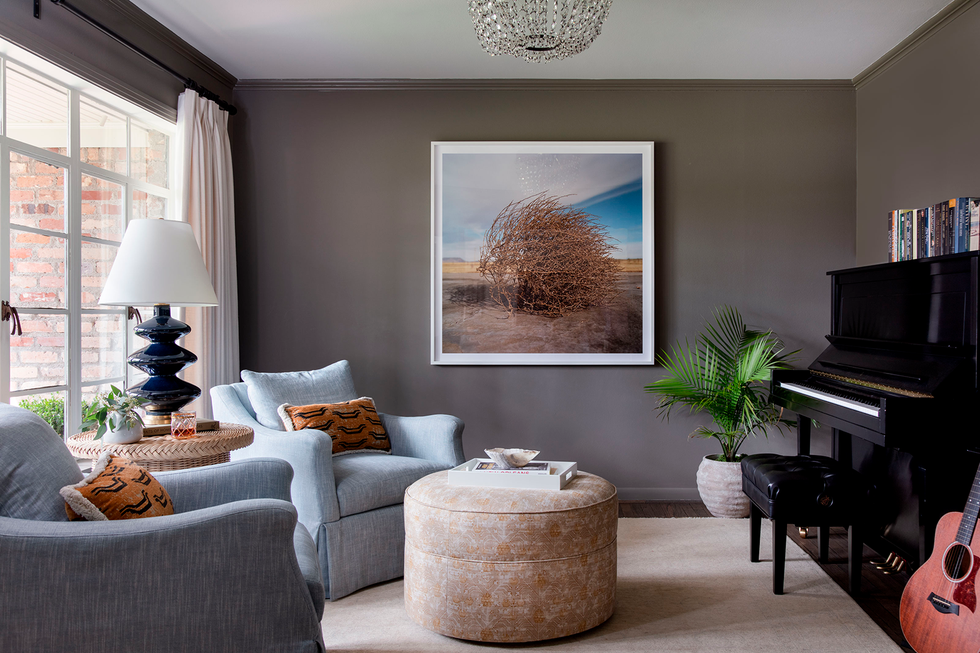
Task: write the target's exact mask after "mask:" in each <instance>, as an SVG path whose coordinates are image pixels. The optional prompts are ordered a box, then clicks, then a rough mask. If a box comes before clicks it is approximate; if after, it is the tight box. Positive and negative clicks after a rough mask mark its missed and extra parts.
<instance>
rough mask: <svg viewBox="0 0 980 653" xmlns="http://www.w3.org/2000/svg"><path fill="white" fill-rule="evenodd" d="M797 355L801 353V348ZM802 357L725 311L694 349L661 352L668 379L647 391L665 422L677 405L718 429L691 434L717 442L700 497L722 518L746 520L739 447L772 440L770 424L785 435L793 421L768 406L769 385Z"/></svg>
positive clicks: (705, 464)
mask: <svg viewBox="0 0 980 653" xmlns="http://www.w3.org/2000/svg"><path fill="white" fill-rule="evenodd" d="M797 351H798V350H797ZM796 353H797V352H796V351H794V352H790V353H788V354H784V353H783V343H782V342H781V341H780V340H779V338H778V337H777V336H776V335H775V334H774V333H773V332H772V331H758V330H755V329H750V328H748V327H747V326H746V325H745V321H744V320H743V319H742V316H741V315H740V314H739V312H738V310H736V309H735V308H733V307H731V306H722V307H720V308H718V309H717V310H716V311H715V319H714V322H713V323H706V324H705V326H704V330H703V331H702V332H701V333H699V334H697V336H695V339H694V344H693V346H692V345H691V343H690V342H688V341H685V343H684V347H683V348H682V347H681V346H680V343H677V344H676V345H674V347H673V348H672V350H671V351H670V352H669V353H664V354H661V355H660V356H659V357H658V362H659V363H660V364H661V365H663V366H664V368H665V369H666V371H667V374H666V375H665V376H664V377H663V378H661V379H659V380H657V381H654V382H653V383H651V384H650V385H648V386H646V388H645V389H646V391H647V392H651V393H653V394H655V395H657V396H658V397H659V399H660V403H659V405H658V411H659V413H658V414H659V416H660V417H661V419H668V418H669V417H670V412H671V410H672V409H673V408H675V407H677V406H687V407H688V408H689V409H690V411H691V412H692V413H706V414H707V415H708V416H709V417H711V419H712V421H713V422H714V424H712V425H709V426H705V425H702V426H699V427H698V428H697V430H695V431H694V433H692V434H691V437H701V438H715V439H716V440H718V442H719V444H721V454H710V455H707V456H705V457H704V459H703V460H702V461H701V465H700V466H699V467H698V474H697V478H698V492H699V493H700V494H701V500H702V501H703V502H704V504H705V506H706V507H707V508H708V510H709V511H710V512H711V514H712V515H714V516H716V517H745V516H746V515H748V514H749V502H748V497H746V496H745V494H744V493H743V492H742V474H741V466H740V464H739V461H740V460H741V458H742V454H739V452H738V450H739V448H740V447H741V446H742V443H743V442H745V439H746V438H747V437H748V436H749V435H755V434H758V433H762V434H763V435H768V429H769V428H770V427H773V426H774V427H776V428H778V429H779V430H780V431H782V429H783V427H785V426H792V425H793V424H794V423H793V422H791V421H789V420H784V419H782V411H781V409H779V408H778V407H776V406H775V405H773V404H771V403H769V389H768V383H767V382H768V381H769V379H770V377H771V376H772V371H773V370H774V369H780V368H786V367H789V364H788V361H789V359H790V358H791V357H792V356H793V355H794V354H796Z"/></svg>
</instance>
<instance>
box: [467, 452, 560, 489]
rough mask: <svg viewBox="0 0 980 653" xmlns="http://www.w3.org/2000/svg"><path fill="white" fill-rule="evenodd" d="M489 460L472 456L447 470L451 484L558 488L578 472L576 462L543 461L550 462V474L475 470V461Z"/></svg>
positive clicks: (488, 460)
mask: <svg viewBox="0 0 980 653" xmlns="http://www.w3.org/2000/svg"><path fill="white" fill-rule="evenodd" d="M482 462H491V461H490V459H489V458H473V459H471V460H467V461H466V462H465V463H463V464H462V465H460V466H459V467H454V468H452V469H450V470H449V483H450V484H452V485H477V486H482V487H510V488H528V489H535V490H560V489H562V488H563V487H565V486H566V485H567V484H568V482H569V481H570V480H572V479H573V478H575V476H576V475H577V474H578V463H570V462H557V461H543V462H548V463H550V464H551V473H550V474H547V475H546V474H510V473H505V472H475V471H473V468H474V467H476V465H477V463H482Z"/></svg>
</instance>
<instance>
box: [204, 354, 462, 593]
mask: <svg viewBox="0 0 980 653" xmlns="http://www.w3.org/2000/svg"><path fill="white" fill-rule="evenodd" d="M242 378H243V379H245V383H234V384H231V385H223V386H216V387H214V388H212V389H211V404H212V409H213V412H214V417H215V419H218V420H221V421H224V422H234V423H236V424H246V425H248V426H250V427H252V429H254V431H255V441H254V443H253V444H251V445H250V446H248V447H245V448H244V449H239V450H238V451H234V452H232V459H233V460H237V459H241V458H245V457H250V456H262V457H277V458H282V459H284V460H286V461H287V462H289V464H290V465H292V467H293V470H294V471H295V476H294V477H293V484H292V498H293V503H294V504H295V506H296V510H297V511H298V513H299V521H300V523H302V524H304V525H305V526H306V527H307V528H308V529H309V531H310V534H311V535H312V536H313V540H314V542H315V543H316V547H317V552H318V553H319V556H320V568H321V570H322V572H323V584H324V587H325V589H326V596H327V597H328V598H329V599H330V600H332V601H333V600H336V599H339V598H341V597H343V596H346V595H348V594H350V593H351V592H353V591H355V590H357V589H360V588H362V587H366V586H368V585H373V584H374V583H380V582H382V581H386V580H391V579H392V578H398V577H399V576H401V575H402V574H403V569H404V550H405V525H404V516H403V512H402V500H403V498H404V495H405V489H406V488H407V487H408V486H409V485H411V484H412V483H414V482H415V481H417V480H418V479H420V478H422V477H423V476H426V475H428V474H431V473H432V472H436V471H440V470H444V469H449V468H451V467H455V466H456V465H459V464H461V463H462V462H463V445H462V439H461V437H462V433H463V422H462V421H460V420H459V419H457V418H455V417H452V416H451V415H428V416H424V417H396V416H394V415H386V414H384V413H380V416H381V420H382V423H383V424H384V427H385V430H386V431H387V432H388V437H389V439H390V440H391V449H392V450H391V455H386V454H381V453H357V454H351V455H344V456H336V457H335V456H333V453H332V451H333V443H332V441H331V439H330V436H329V435H328V434H326V433H324V432H323V431H317V430H309V429H307V430H301V431H288V432H287V431H285V430H284V427H283V425H282V424H281V423H280V420H279V417H278V415H277V413H276V410H277V408H278V407H279V406H280V405H281V404H283V403H289V404H292V405H294V406H301V405H308V404H313V403H336V402H340V401H349V400H351V399H357V398H358V397H359V396H360V395H358V394H357V392H356V391H355V390H354V381H353V379H352V377H351V373H350V365H349V364H348V363H347V361H340V362H338V363H334V364H333V365H329V366H327V367H325V368H323V369H320V370H314V371H311V372H285V373H280V374H260V373H256V372H249V371H243V372H242Z"/></svg>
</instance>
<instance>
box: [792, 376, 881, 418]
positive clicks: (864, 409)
mask: <svg viewBox="0 0 980 653" xmlns="http://www.w3.org/2000/svg"><path fill="white" fill-rule="evenodd" d="M778 385H779V387H780V388H786V389H787V390H792V391H793V392H798V393H800V394H801V395H806V396H807V397H813V398H814V399H821V400H823V401H827V402H829V403H832V404H836V405H838V406H843V407H844V408H849V409H851V410H856V411H857V412H859V413H864V414H865V415H871V416H872V417H878V408H876V407H875V405H874V404H872V403H871V402H869V401H867V400H862V399H860V398H858V397H854V396H853V395H845V394H844V393H843V392H840V393H836V392H829V391H827V390H817V389H816V388H812V387H809V386H807V385H804V384H800V383H783V382H780V383H779V384H778Z"/></svg>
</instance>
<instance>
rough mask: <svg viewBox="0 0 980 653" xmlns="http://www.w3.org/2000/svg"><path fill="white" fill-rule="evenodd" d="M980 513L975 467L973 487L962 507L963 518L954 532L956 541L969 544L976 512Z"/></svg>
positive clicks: (979, 480) (979, 486) (979, 485)
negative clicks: (964, 505)
mask: <svg viewBox="0 0 980 653" xmlns="http://www.w3.org/2000/svg"><path fill="white" fill-rule="evenodd" d="M978 513H980V468H977V475H976V477H975V478H974V479H973V487H972V488H970V496H969V497H968V498H967V500H966V507H965V508H963V518H962V519H960V528H959V530H958V531H957V532H956V541H957V542H959V543H960V544H964V545H967V546H969V544H970V542H971V541H973V533H974V532H975V531H976V528H977V514H978Z"/></svg>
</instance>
